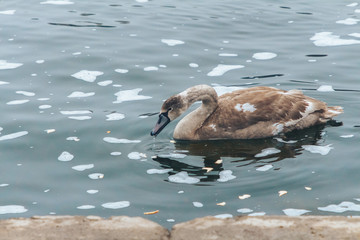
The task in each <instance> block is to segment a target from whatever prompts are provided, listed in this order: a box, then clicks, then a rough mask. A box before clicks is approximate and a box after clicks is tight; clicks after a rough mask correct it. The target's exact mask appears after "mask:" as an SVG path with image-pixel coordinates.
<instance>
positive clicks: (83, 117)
mask: <svg viewBox="0 0 360 240" xmlns="http://www.w3.org/2000/svg"><path fill="white" fill-rule="evenodd" d="M68 118H70V119H73V120H78V121H84V120H89V119H91V117H90V116H70V117H68Z"/></svg>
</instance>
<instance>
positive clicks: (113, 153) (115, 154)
mask: <svg viewBox="0 0 360 240" xmlns="http://www.w3.org/2000/svg"><path fill="white" fill-rule="evenodd" d="M110 155H111V156H120V155H121V152H111V153H110Z"/></svg>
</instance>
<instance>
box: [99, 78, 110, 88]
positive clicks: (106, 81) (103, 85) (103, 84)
mask: <svg viewBox="0 0 360 240" xmlns="http://www.w3.org/2000/svg"><path fill="white" fill-rule="evenodd" d="M112 83H113V81H112V80H105V81H101V82H98V83H97V84H98V85H99V86H102V87H105V86H108V85H110V84H112Z"/></svg>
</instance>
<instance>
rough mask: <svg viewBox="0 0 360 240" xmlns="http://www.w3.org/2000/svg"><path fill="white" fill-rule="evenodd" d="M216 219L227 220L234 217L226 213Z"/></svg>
mask: <svg viewBox="0 0 360 240" xmlns="http://www.w3.org/2000/svg"><path fill="white" fill-rule="evenodd" d="M214 217H216V218H220V219H225V218H232V217H233V215H232V214H230V213H224V214H218V215H215V216H214Z"/></svg>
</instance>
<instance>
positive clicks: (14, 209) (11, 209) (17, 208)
mask: <svg viewBox="0 0 360 240" xmlns="http://www.w3.org/2000/svg"><path fill="white" fill-rule="evenodd" d="M27 211H28V210H27V209H26V208H25V207H24V206H21V205H5V206H0V214H10V213H24V212H27Z"/></svg>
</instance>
